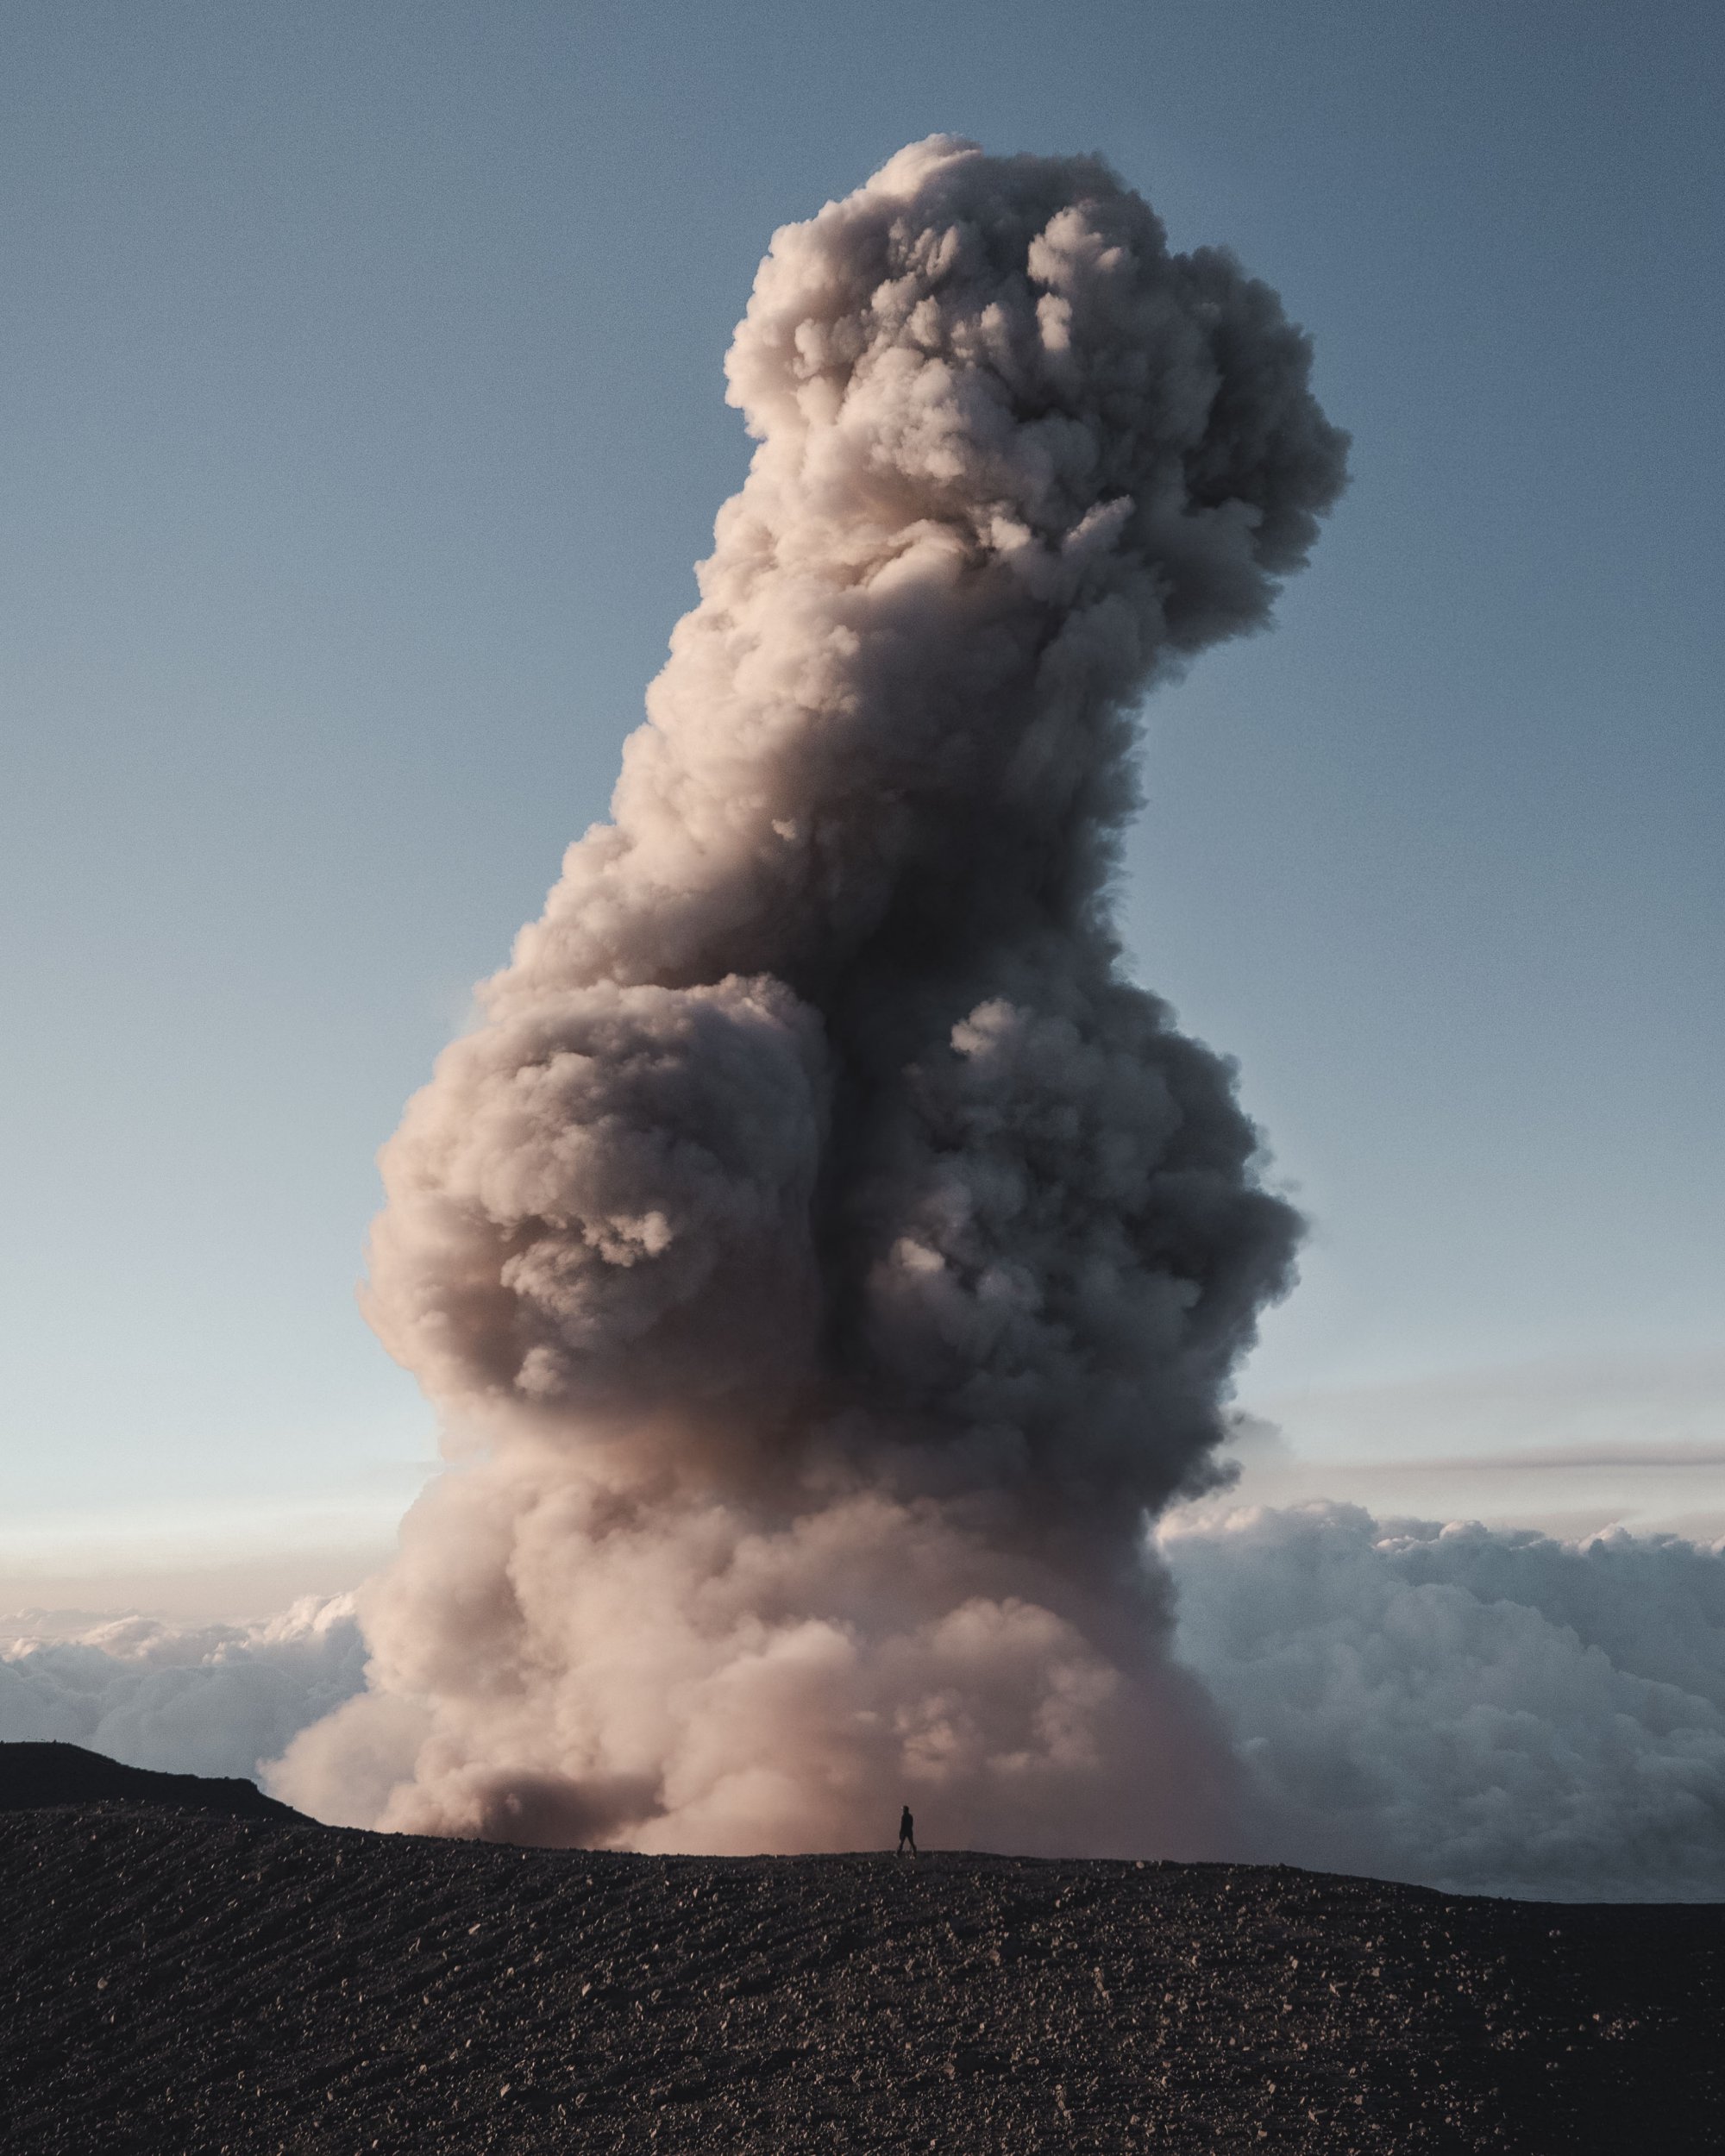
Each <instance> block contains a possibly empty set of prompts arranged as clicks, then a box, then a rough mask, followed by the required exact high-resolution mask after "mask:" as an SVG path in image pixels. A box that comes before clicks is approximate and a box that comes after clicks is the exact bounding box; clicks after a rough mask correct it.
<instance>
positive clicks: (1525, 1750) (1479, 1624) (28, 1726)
mask: <svg viewBox="0 0 1725 2156" xmlns="http://www.w3.org/2000/svg"><path fill="white" fill-rule="evenodd" d="M1157 1539H1158V1544H1159V1546H1160V1549H1161V1551H1162V1555H1163V1557H1164V1560H1165V1561H1166V1563H1167V1564H1169V1566H1170V1569H1171V1570H1172V1572H1173V1574H1174V1576H1175V1579H1176V1583H1177V1584H1178V1589H1179V1629H1178V1633H1177V1634H1176V1649H1177V1651H1178V1652H1179V1654H1180V1655H1181V1657H1182V1658H1183V1659H1184V1661H1185V1662H1186V1663H1187V1664H1188V1665H1189V1667H1190V1668H1191V1669H1192V1670H1194V1671H1195V1673H1196V1674H1197V1675H1198V1676H1199V1677H1201V1679H1202V1681H1203V1683H1204V1684H1205V1686H1206V1687H1207V1688H1208V1690H1209V1692H1210V1694H1211V1695H1212V1696H1213V1698H1214V1700H1215V1702H1216V1703H1217V1705H1218V1707H1219V1708H1220V1710H1221V1712H1222V1714H1223V1715H1224V1716H1225V1717H1226V1721H1227V1724H1228V1726H1229V1727H1230V1729H1231V1731H1232V1733H1233V1738H1234V1741H1235V1744H1236V1745H1237V1747H1238V1750H1239V1755H1240V1757H1241V1758H1242V1760H1243V1761H1244V1763H1245V1767H1246V1770H1247V1772H1248V1774H1249V1776H1250V1777H1251V1784H1252V1788H1253V1790H1254V1794H1255V1799H1256V1805H1257V1809H1258V1826H1257V1830H1256V1831H1257V1836H1258V1840H1257V1846H1254V1847H1253V1848H1252V1849H1251V1851H1250V1852H1247V1853H1250V1854H1251V1855H1253V1856H1258V1857H1262V1858H1276V1859H1278V1860H1281V1861H1285V1862H1291V1863H1295V1864H1302V1865H1313V1866H1317V1867H1322V1868H1329V1869H1335V1870H1339V1871H1365V1872H1374V1873H1380V1874H1383V1875H1385V1876H1388V1877H1396V1878H1404V1879H1415V1880H1421V1881H1425V1882H1427V1883H1432V1884H1434V1885H1440V1886H1444V1887H1447V1888H1451V1889H1455V1890H1464V1891H1474V1892H1481V1893H1498V1894H1522V1895H1544V1896H1558V1897H1577V1898H1589V1897H1598V1898H1602V1899H1648V1900H1663V1899H1683V1898H1703V1899H1712V1898H1720V1897H1725V1551H1721V1550H1719V1549H1716V1548H1715V1549H1708V1548H1703V1547H1702V1546H1700V1545H1697V1544H1695V1543H1692V1542H1686V1541H1683V1540H1680V1539H1677V1538H1674V1537H1659V1538H1636V1537H1631V1536H1629V1535H1626V1534H1615V1535H1608V1536H1603V1537H1600V1538H1597V1539H1594V1540H1591V1541H1588V1542H1581V1543H1568V1542H1560V1541H1557V1540H1554V1539H1552V1538H1550V1537H1548V1536H1545V1535H1540V1534H1536V1533H1534V1532H1525V1531H1518V1530H1513V1529H1502V1528H1496V1529H1488V1528H1484V1527H1481V1526H1469V1525H1461V1524H1453V1525H1451V1526H1433V1525H1432V1524H1429V1523H1421V1522H1410V1521H1395V1522H1388V1521H1383V1520H1374V1519H1373V1518H1372V1517H1371V1514H1368V1513H1366V1512H1364V1511H1363V1510H1362V1509H1360V1508H1359V1507H1355V1506H1349V1505H1335V1504H1317V1503H1314V1504H1310V1505H1306V1506H1301V1507H1294V1508H1289V1509H1283V1510H1274V1509H1270V1508H1266V1507H1247V1508H1237V1509H1233V1510H1231V1509H1229V1508H1228V1507H1226V1505H1225V1504H1214V1505H1210V1506H1208V1507H1188V1508H1186V1509H1185V1510H1183V1511H1182V1512H1181V1513H1179V1514H1176V1515H1175V1516H1173V1517H1172V1518H1171V1519H1170V1520H1168V1521H1166V1522H1164V1525H1163V1527H1162V1529H1161V1531H1160V1533H1159V1535H1158V1538H1157ZM364 1662H365V1647H364V1643H363V1640H362V1639H361V1633H360V1631H359V1627H358V1625H357V1623H356V1621H355V1619H354V1609H353V1602H352V1598H351V1597H348V1596H337V1597H334V1598H332V1599H329V1600H327V1601H317V1600H308V1601H302V1602H299V1603H298V1604H296V1605H295V1606H294V1608H292V1609H291V1610H289V1611H287V1612H286V1613H285V1614H283V1615H282V1616H280V1617H278V1618H275V1619H273V1620H271V1621H269V1622H268V1623H266V1624H259V1625H251V1626H236V1625H198V1626H176V1625H170V1624H164V1623H160V1622H158V1621H155V1620H149V1619H144V1618H124V1619H121V1620H117V1621H112V1622H108V1623H103V1624H99V1625H96V1626H91V1627H89V1628H88V1629H86V1630H85V1631H84V1632H82V1633H79V1634H78V1636H76V1637H73V1638H70V1639H48V1638H44V1637H40V1636H36V1635H34V1634H32V1633H28V1632H25V1633H22V1634H20V1635H19V1636H16V1637H15V1638H14V1639H11V1640H10V1641H9V1643H8V1644H7V1645H5V1647H4V1648H3V1650H0V1739H21V1738H45V1737H58V1738H61V1739H67V1740H69V1741H71V1742H73V1743H77V1744H84V1745H90V1746H91V1747H92V1748H93V1749H95V1750H97V1751H101V1752H108V1753H110V1755H111V1756H112V1757H114V1758H119V1759H124V1760H126V1761H129V1763H130V1764H134V1765H137V1766H145V1767H157V1768H162V1769H167V1770H171V1771H181V1772H192V1773H199V1774H256V1773H258V1772H260V1768H261V1766H262V1764H264V1763H267V1762H268V1761H269V1760H271V1759H273V1758H277V1757H279V1755H280V1753H281V1752H283V1751H285V1749H286V1747H287V1745H288V1744H289V1743H290V1741H291V1740H292V1738H293V1737H294V1736H295V1735H296V1734H297V1733H298V1732H299V1731H300V1730H301V1729H304V1728H305V1727H309V1726H310V1725H311V1724H313V1723H315V1722H317V1721H318V1720H321V1719H322V1718H323V1717H324V1716H325V1715H327V1714H329V1713H330V1712H331V1711H332V1710H333V1709H334V1708H336V1707H338V1706H339V1705H340V1704H341V1703H342V1702H343V1701H345V1700H347V1699H348V1698H351V1697H353V1696H354V1695H356V1694H357V1693H358V1692H359V1691H360V1690H361V1688H362V1685H363V1683H364ZM927 1824H928V1827H929V1829H930V1831H931V1836H933V1837H938V1832H939V1829H938V1822H937V1821H935V1819H934V1818H933V1817H932V1816H931V1817H930V1818H929V1820H928V1821H927ZM890 1825H891V1821H887V1822H886V1824H885V1826H883V1828H882V1832H883V1833H885V1832H886V1829H887V1827H890Z"/></svg>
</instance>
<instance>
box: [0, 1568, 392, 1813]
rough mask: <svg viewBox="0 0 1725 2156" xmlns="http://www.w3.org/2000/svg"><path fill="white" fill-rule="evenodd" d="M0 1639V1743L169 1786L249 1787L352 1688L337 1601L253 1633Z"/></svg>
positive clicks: (175, 1627) (347, 1638)
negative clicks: (186, 1780) (138, 1770)
mask: <svg viewBox="0 0 1725 2156" xmlns="http://www.w3.org/2000/svg"><path fill="white" fill-rule="evenodd" d="M13 1621H14V1624H15V1626H16V1629H15V1630H14V1631H13V1632H12V1633H11V1634H10V1636H9V1637H8V1638H6V1639H4V1640H3V1641H0V1741H4V1742H7V1743H15V1742H19V1741H25V1740H29V1741H36V1742H41V1741H43V1740H58V1741H60V1742H61V1743H65V1744H76V1745H86V1746H88V1747H89V1749H90V1750H91V1751H93V1752H106V1753H107V1754H108V1755H109V1757H110V1758H115V1759H121V1760H123V1761H124V1762H125V1763H126V1764H127V1765H129V1766H134V1767H153V1768H154V1769H156V1770H157V1771H160V1772H163V1773H170V1774H213V1775H241V1776H246V1777H255V1776H256V1774H257V1771H258V1769H259V1766H260V1763H261V1762H263V1761H265V1760H267V1759H271V1758H274V1757H275V1756H276V1754H277V1753H278V1752H280V1751H282V1750H283V1748H284V1747H285V1745H287V1744H288V1743H289V1742H290V1741H291V1740H292V1738H293V1737H295V1736H296V1735H297V1734H298V1732H299V1731H300V1730H301V1729H303V1728H304V1727H306V1725H307V1724H308V1723H311V1722H315V1721H317V1720H320V1719H321V1718H322V1717H323V1715H325V1714H329V1712H330V1711H331V1709H332V1708H336V1706H338V1705H339V1704H340V1702H342V1700H344V1699H346V1698H348V1697H349V1696H350V1695H352V1694H354V1692H356V1691H358V1690H359V1689H360V1688H361V1685H362V1684H363V1683H364V1682H365V1643H364V1641H363V1640H362V1639H361V1636H360V1629H359V1625H358V1623H357V1621H356V1620H355V1618H354V1607H353V1598H352V1596H351V1595H336V1596H334V1597H330V1598H328V1599H319V1598H315V1597H313V1598H308V1599H307V1600H305V1601H300V1602H297V1603H295V1605H294V1606H293V1608H292V1609H290V1610H287V1611H285V1613H284V1614H282V1615H280V1616H279V1617H273V1618H271V1619H269V1620H267V1622H265V1623H262V1624H254V1625H220V1624H216V1625H185V1624H170V1623H165V1622H163V1621H162V1620H160V1619H157V1618H153V1617H138V1616H130V1617H120V1618H112V1619H107V1620H97V1621H96V1622H94V1623H91V1624H90V1625H88V1626H85V1627H84V1628H83V1629H81V1630H80V1631H78V1632H77V1633H74V1634H72V1636H71V1637H43V1636H41V1634H40V1633H36V1632H34V1631H33V1630H32V1629H30V1628H29V1620H28V1617H26V1618H24V1619H22V1620H13Z"/></svg>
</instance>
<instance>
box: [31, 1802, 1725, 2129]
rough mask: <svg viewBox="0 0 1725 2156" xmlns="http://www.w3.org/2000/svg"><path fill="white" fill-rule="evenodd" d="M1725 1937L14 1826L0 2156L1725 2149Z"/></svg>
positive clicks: (786, 1872) (1586, 1915) (990, 1881)
mask: <svg viewBox="0 0 1725 2156" xmlns="http://www.w3.org/2000/svg"><path fill="white" fill-rule="evenodd" d="M1722 1950H1725V1908H1716V1907H1704V1908H1695V1907H1659V1908H1609V1907H1607V1908H1601V1907H1588V1908H1578V1907H1560V1906H1556V1905H1552V1904H1539V1903H1531V1902H1492V1901H1484V1900H1476V1899H1460V1898H1457V1897H1452V1896H1445V1895H1440V1894H1433V1893H1427V1892H1425V1891H1423V1890H1419V1889H1416V1888H1412V1887H1402V1886H1393V1885H1385V1884H1382V1883H1377V1882H1374V1881H1370V1880H1360V1879H1346V1878H1332V1877H1323V1876H1321V1875H1319V1874H1314V1873H1310V1872H1300V1871H1286V1870H1281V1869H1260V1868H1252V1867H1244V1866H1229V1865H1174V1864H1145V1865H1132V1864H1105V1863H1080V1862H1071V1863H1046V1862H1036V1861H1030V1860H1020V1859H1016V1858H1001V1857H988V1856H967V1855H954V1854H935V1855H925V1856H924V1857H922V1858H919V1859H915V1860H913V1859H910V1858H906V1859H904V1860H902V1861H900V1860H899V1859H897V1858H894V1857H892V1856H889V1855H879V1856H852V1857H844V1856H839V1857H814V1858H731V1859H724V1858H649V1857H633V1856H616V1855H590V1854H587V1853H586V1852H580V1851H545V1850H517V1849H510V1848H503V1847H497V1846H480V1845H475V1844H470V1843H457V1842H445V1841H426V1840H420V1839H411V1838H409V1837H406V1836H397V1835H391V1836H386V1835H373V1834H361V1833H345V1832H339V1831H337V1830H336V1829H333V1828H327V1827H317V1826H313V1825H311V1824H309V1823H302V1822H299V1821H297V1820H295V1819H293V1818H292V1817H290V1818H289V1819H288V1820H287V1821H277V1820H263V1819H259V1820H254V1819H237V1818H223V1817H219V1816H216V1815H215V1814H210V1813H207V1812H195V1811H190V1810H186V1809H184V1808H166V1807H159V1806H155V1805H151V1804H146V1803H138V1802H111V1801H110V1802H102V1803H95V1804H84V1805H69V1806H63V1807H60V1808H45V1809H38V1810H14V1811H10V1812H7V1813H4V1814H0V1960H3V1966H0V2090H3V2102H4V2106H5V2115H4V2116H3V2117H0V2147H4V2148H5V2149H6V2150H7V2151H8V2152H9V2156H26V2152H29V2153H30V2156H34V2152H37V2151H51V2150H52V2151H66V2152H76V2153H77V2156H108V2152H110V2151H122V2150H161V2151H172V2152H173V2156H204V2152H210V2151H216V2150H223V2149H225V2150H230V2151H234V2152H242V2151H243V2152H245V2153H246V2156H254V2152H273V2151H284V2152H286V2151H292V2152H305V2153H306V2156H312V2153H313V2152H317V2156H323V2153H324V2152H327V2153H328V2156H356V2152H364V2151H367V2150H372V2149H376V2150H382V2151H388V2152H395V2151H404V2152H406V2151H411V2152H415V2153H416V2156H417V2152H420V2151H428V2150H451V2151H454V2150H467V2149H475V2150H477V2149H498V2150H519V2151H536V2152H537V2151H560V2150H570V2151H576V2150H579V2151H582V2152H586V2151H604V2150H611V2149H631V2150H632V2149H643V2150H646V2149H657V2150H666V2151H670V2150H691V2151H693V2150H701V2151H713V2152H731V2151H761V2152H772V2156H795V2153H796V2152H801V2151H805V2150H823V2151H839V2150H844V2151H849V2150H862V2149H881V2150H893V2151H895V2152H896V2151H906V2150H913V2149H932V2150H939V2151H957V2152H969V2151H975V2152H978V2153H979V2156H981V2153H982V2152H988V2156H1019V2153H1020V2152H1029V2151H1043V2150H1046V2151H1072V2152H1079V2151H1082V2152H1085V2156H1090V2153H1091V2152H1101V2151H1107V2150H1117V2149H1118V2150H1126V2149H1132V2150H1138V2149H1145V2150H1157V2151H1161V2150H1181V2151H1190V2152H1192V2156H1218V2152H1226V2151H1233V2150H1237V2149H1238V2150H1260V2149H1262V2150H1284V2149H1289V2150H1291V2149H1298V2150H1306V2151H1311V2152H1314V2156H1317V2153H1318V2152H1321V2156H1346V2152H1347V2151H1350V2150H1359V2151H1367V2150H1370V2151H1380V2150H1396V2151H1403V2150H1431V2151H1434V2152H1439V2151H1441V2152H1445V2153H1446V2156H1448V2153H1449V2152H1457V2151H1467V2150H1474V2149H1490V2150H1495V2151H1510V2150H1513V2151H1527V2152H1543V2151H1563V2150H1598V2151H1601V2152H1602V2153H1603V2152H1607V2151H1609V2152H1610V2156H1623V2153H1624V2152H1628V2151H1635V2150H1640V2149H1657V2150H1658V2151H1659V2152H1660V2156H1673V2153H1674V2152H1687V2151H1691V2150H1693V2151H1697V2152H1699V2151H1703V2150H1709V2151H1714V2150H1718V2149H1720V2148H1722V2147H1725V2105H1722V2084H1725V2077H1722V2071H1721V2065H1720V2058H1721V2053H1720V2046H1719V2028H1720V2022H1721V2014H1722V2009H1725V1960H1722Z"/></svg>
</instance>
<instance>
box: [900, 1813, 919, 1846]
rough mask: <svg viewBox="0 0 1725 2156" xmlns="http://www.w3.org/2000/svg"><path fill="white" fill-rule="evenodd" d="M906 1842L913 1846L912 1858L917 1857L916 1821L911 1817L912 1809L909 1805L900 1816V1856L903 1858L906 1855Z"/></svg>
mask: <svg viewBox="0 0 1725 2156" xmlns="http://www.w3.org/2000/svg"><path fill="white" fill-rule="evenodd" d="M906 1842H908V1843H909V1844H910V1846H911V1854H912V1856H915V1854H916V1852H917V1846H916V1821H914V1820H913V1818H912V1817H911V1808H910V1806H909V1805H908V1804H906V1807H905V1808H904V1809H903V1811H901V1812H900V1814H899V1854H900V1856H901V1857H902V1856H903V1855H904V1853H905V1844H906Z"/></svg>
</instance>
